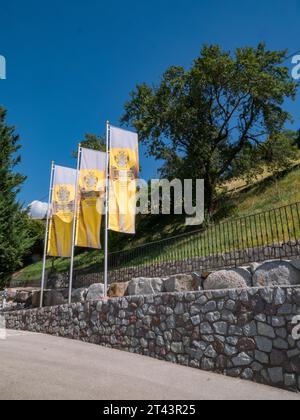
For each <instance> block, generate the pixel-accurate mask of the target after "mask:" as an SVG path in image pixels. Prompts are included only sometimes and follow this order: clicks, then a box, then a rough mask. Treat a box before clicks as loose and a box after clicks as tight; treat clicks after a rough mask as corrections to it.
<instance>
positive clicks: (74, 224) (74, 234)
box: [69, 144, 82, 305]
mask: <svg viewBox="0 0 300 420" xmlns="http://www.w3.org/2000/svg"><path fill="white" fill-rule="evenodd" d="M81 153H82V148H81V144H79V146H78V157H77V169H76V181H75V182H76V184H75V199H74V216H73V231H72V251H71V265H70V279H69V305H70V304H71V303H72V288H73V274H74V252H75V241H76V227H77V212H78V190H79V188H78V187H79V170H80V163H81Z"/></svg>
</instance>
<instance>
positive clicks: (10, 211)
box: [0, 107, 35, 286]
mask: <svg viewBox="0 0 300 420" xmlns="http://www.w3.org/2000/svg"><path fill="white" fill-rule="evenodd" d="M5 118H6V112H5V110H4V109H3V108H1V107H0V286H3V285H4V284H5V282H6V281H7V280H9V279H10V276H11V274H12V273H13V272H14V271H15V270H17V269H18V268H19V267H20V266H21V264H22V260H23V257H24V256H25V255H26V254H27V253H28V251H29V250H30V248H31V246H32V244H33V243H34V241H35V238H33V237H32V235H31V234H30V230H29V220H28V216H27V214H26V213H25V212H24V211H23V209H22V207H21V205H20V204H19V203H18V199H17V196H18V193H19V191H20V188H21V186H22V184H23V182H24V181H25V177H24V176H22V175H21V174H19V173H17V172H15V167H16V166H17V165H18V164H19V162H20V156H19V154H18V153H19V149H20V145H19V137H18V136H17V135H16V134H15V129H14V127H9V126H8V125H7V124H6V121H5Z"/></svg>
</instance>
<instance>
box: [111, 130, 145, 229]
mask: <svg viewBox="0 0 300 420" xmlns="http://www.w3.org/2000/svg"><path fill="white" fill-rule="evenodd" d="M109 161H110V163H109V173H110V188H109V229H110V230H113V231H115V232H120V233H128V234H135V217H136V188H137V178H138V173H139V152H138V135H137V134H136V133H132V132H130V131H127V130H123V129H120V128H116V127H110V159H109Z"/></svg>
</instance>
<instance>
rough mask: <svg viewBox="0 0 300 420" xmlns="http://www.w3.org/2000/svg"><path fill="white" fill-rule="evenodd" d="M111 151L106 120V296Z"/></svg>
mask: <svg viewBox="0 0 300 420" xmlns="http://www.w3.org/2000/svg"><path fill="white" fill-rule="evenodd" d="M109 151H110V123H109V121H107V122H106V169H105V170H106V173H105V180H106V186H105V249H104V298H107V290H108V208H109Z"/></svg>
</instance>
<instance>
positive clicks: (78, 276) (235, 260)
mask: <svg viewBox="0 0 300 420" xmlns="http://www.w3.org/2000/svg"><path fill="white" fill-rule="evenodd" d="M299 256H300V241H291V242H289V243H284V244H275V245H270V246H263V247H256V248H249V249H244V250H235V251H232V252H228V253H222V254H216V255H208V256H204V257H193V258H186V259H184V260H183V259H180V258H179V259H178V260H174V261H168V262H159V261H158V262H155V263H153V261H151V263H150V264H147V265H137V266H132V267H130V266H128V267H122V264H123V262H122V260H120V263H119V266H120V267H121V268H119V269H114V268H112V267H110V271H109V282H110V283H115V282H120V281H122V282H127V281H130V280H132V279H133V278H135V277H166V276H167V277H168V276H171V275H174V274H181V273H192V272H194V271H213V270H217V269H221V268H231V267H239V266H242V265H246V264H251V263H258V262H263V261H266V260H276V259H287V258H299ZM116 266H118V263H117V261H115V262H114V267H116ZM92 271H93V272H91V268H89V269H88V270H75V273H74V280H73V286H74V288H81V287H89V286H90V285H91V284H94V283H101V282H103V265H101V266H100V265H99V266H94V267H93V268H92ZM39 285H40V279H37V280H33V281H24V280H22V279H19V280H15V279H14V280H12V281H11V282H10V287H39ZM68 285H69V273H57V274H56V275H54V277H51V278H48V279H47V280H46V288H49V289H62V288H67V287H68Z"/></svg>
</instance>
